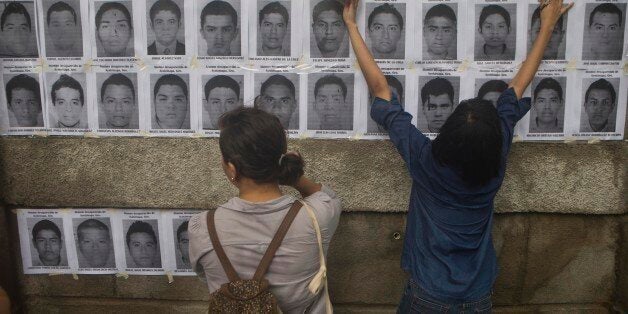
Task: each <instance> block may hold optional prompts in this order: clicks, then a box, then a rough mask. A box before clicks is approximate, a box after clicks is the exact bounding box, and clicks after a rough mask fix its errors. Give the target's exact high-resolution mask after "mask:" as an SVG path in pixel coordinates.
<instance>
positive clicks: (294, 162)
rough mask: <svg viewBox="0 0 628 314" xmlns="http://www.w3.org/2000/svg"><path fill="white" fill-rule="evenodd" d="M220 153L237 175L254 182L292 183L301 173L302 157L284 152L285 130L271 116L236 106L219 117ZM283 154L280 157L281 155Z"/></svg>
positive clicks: (285, 148)
mask: <svg viewBox="0 0 628 314" xmlns="http://www.w3.org/2000/svg"><path fill="white" fill-rule="evenodd" d="M219 125H220V140H219V142H220V152H221V153H222V158H223V160H224V161H225V162H230V163H232V164H233V165H234V166H235V168H236V171H237V174H238V176H242V177H246V178H249V179H252V180H253V181H255V182H256V183H270V182H277V183H279V184H282V185H292V184H294V183H296V182H297V180H298V179H299V178H300V177H301V176H302V175H303V167H304V163H303V159H302V158H301V157H300V156H295V155H292V154H289V155H284V154H286V151H287V149H288V141H287V139H286V131H285V130H284V128H283V127H282V126H281V122H279V119H278V118H277V117H275V116H274V115H272V114H270V113H267V112H265V111H263V110H260V109H256V108H238V109H235V110H232V111H229V112H227V113H225V114H223V115H222V116H221V117H220V122H219ZM282 156H283V157H282Z"/></svg>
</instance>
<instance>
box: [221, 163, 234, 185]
mask: <svg viewBox="0 0 628 314" xmlns="http://www.w3.org/2000/svg"><path fill="white" fill-rule="evenodd" d="M222 169H223V171H224V172H225V175H226V176H227V179H229V181H230V182H231V183H234V182H235V181H236V180H238V171H237V169H236V167H235V165H234V164H233V163H231V162H229V161H225V160H224V159H223V160H222Z"/></svg>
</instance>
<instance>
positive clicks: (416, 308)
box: [397, 279, 493, 314]
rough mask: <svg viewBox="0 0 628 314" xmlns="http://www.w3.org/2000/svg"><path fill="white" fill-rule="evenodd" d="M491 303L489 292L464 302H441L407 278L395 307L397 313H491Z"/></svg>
mask: <svg viewBox="0 0 628 314" xmlns="http://www.w3.org/2000/svg"><path fill="white" fill-rule="evenodd" d="M492 308H493V303H491V294H490V293H489V294H488V295H486V296H484V297H482V298H480V299H479V300H477V301H472V302H465V303H453V304H448V303H443V302H440V301H436V300H434V299H433V298H431V297H429V296H428V295H427V294H426V293H425V291H424V290H423V289H421V288H420V287H419V286H418V285H417V284H416V282H414V281H413V280H412V279H408V284H407V285H406V289H405V291H404V293H403V296H402V297H401V303H399V307H398V308H397V314H407V313H412V314H414V313H429V314H432V313H434V314H436V313H448V314H464V313H491V309H492Z"/></svg>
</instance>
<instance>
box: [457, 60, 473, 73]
mask: <svg viewBox="0 0 628 314" xmlns="http://www.w3.org/2000/svg"><path fill="white" fill-rule="evenodd" d="M470 63H471V62H469V60H468V59H465V60H463V61H462V63H460V66H459V67H458V72H465V71H467V70H468V69H469V64H470Z"/></svg>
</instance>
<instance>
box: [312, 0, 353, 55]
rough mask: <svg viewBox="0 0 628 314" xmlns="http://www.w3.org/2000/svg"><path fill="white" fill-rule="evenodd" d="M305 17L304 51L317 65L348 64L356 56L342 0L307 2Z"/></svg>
mask: <svg viewBox="0 0 628 314" xmlns="http://www.w3.org/2000/svg"><path fill="white" fill-rule="evenodd" d="M305 6H306V8H307V11H306V13H305V15H304V16H303V21H304V24H303V25H307V26H308V28H307V31H306V30H303V33H302V34H303V38H304V39H303V44H304V45H303V52H304V54H305V55H306V56H309V58H311V59H312V60H313V61H315V62H317V63H318V62H345V61H348V59H349V56H350V55H351V54H352V53H353V52H352V51H351V47H350V44H349V34H348V33H347V27H346V25H345V24H344V21H343V19H342V11H343V8H344V5H343V1H341V0H306V1H305Z"/></svg>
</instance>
